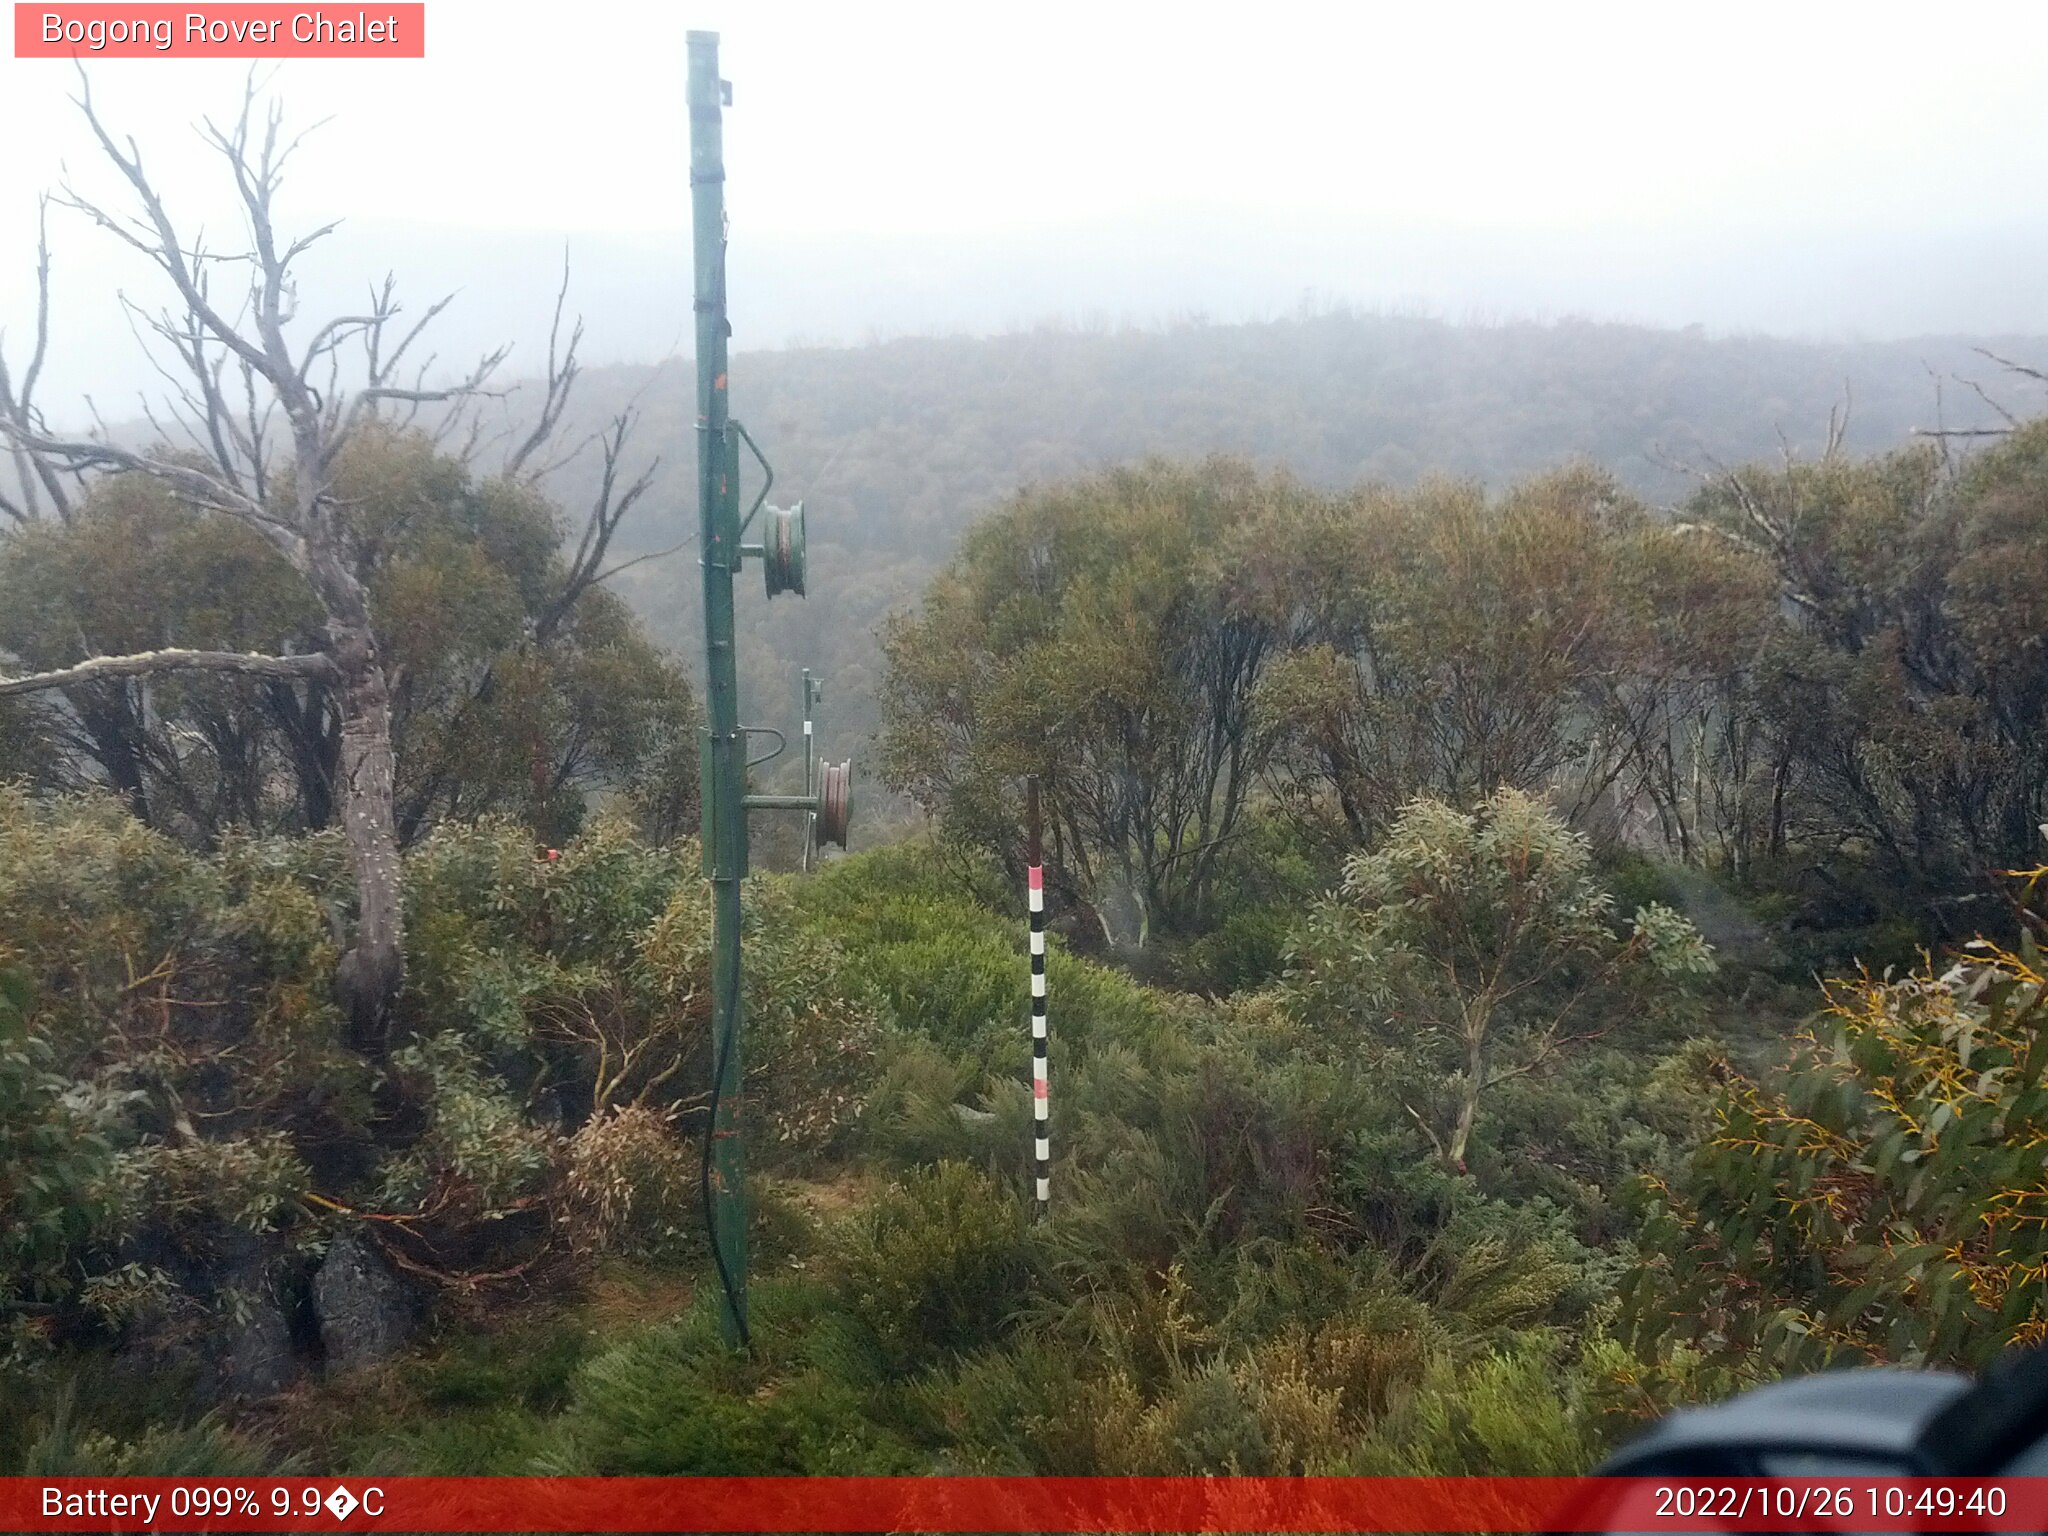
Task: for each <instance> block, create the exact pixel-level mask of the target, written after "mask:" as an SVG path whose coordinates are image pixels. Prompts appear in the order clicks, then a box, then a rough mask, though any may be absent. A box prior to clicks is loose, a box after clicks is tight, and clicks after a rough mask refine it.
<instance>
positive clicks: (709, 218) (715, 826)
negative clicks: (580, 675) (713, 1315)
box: [689, 32, 747, 1344]
mask: <svg viewBox="0 0 2048 1536" xmlns="http://www.w3.org/2000/svg"><path fill="white" fill-rule="evenodd" d="M689 49H690V89H689V103H690V203H691V212H692V215H693V223H694V228H695V235H696V311H697V519H698V540H699V542H698V549H699V551H700V554H699V563H700V564H701V565H702V567H703V571H704V660H705V707H706V716H707V728H706V730H705V733H704V739H703V756H704V763H703V781H704V787H705V794H704V799H703V810H702V815H703V828H704V860H705V864H706V867H707V870H708V873H709V874H710V877H711V891H712V946H711V997H712V1040H713V1050H714V1056H715V1059H714V1062H713V1071H714V1073H715V1076H716V1082H715V1085H714V1093H715V1095H716V1100H715V1107H714V1110H713V1113H712V1118H711V1131H710V1135H711V1149H710V1155H709V1157H708V1158H707V1160H706V1170H705V1178H706V1188H705V1191H704V1197H705V1214H706V1216H707V1218H708V1219H709V1220H710V1222H711V1227H712V1244H711V1246H712V1254H713V1257H714V1260H715V1262H716V1264H717V1268H718V1278H719V1284H720V1287H721V1290H722V1292H723V1309H724V1310H723V1316H722V1321H723V1322H724V1325H725V1332H726V1337H727V1338H728V1339H729V1340H731V1341H732V1342H734V1343H737V1344H744V1343H746V1341H747V1190H746V1154H745V1148H744V1144H743V1143H742V1142H741V1140H740V1109H741V1103H742V1096H741V1091H740V1088H741V1083H742V1080H743V1075H744V1074H743V1069H742V1062H741V1056H740V877H741V876H742V875H744V874H745V873H746V863H747V822H746V811H745V809H744V807H743V806H742V805H741V796H742V795H743V794H744V793H745V778H746V743H745V737H744V735H743V734H742V732H741V731H740V704H739V671H738V666H737V663H736V661H735V659H734V655H733V623H732V583H733V576H734V575H735V574H736V572H737V571H738V568H739V563H740V550H739V544H740V540H739V498H738V490H739V487H738V485H737V483H736V480H737V473H738V468H739V466H738V464H737V463H735V462H733V461H732V455H731V453H730V451H729V446H728V445H729V439H728V436H727V433H726V411H727V402H726V360H727V359H726V344H727V338H728V336H729V335H730V333H731V329H732V327H731V326H730V324H729V323H728V322H727V319H726V310H725V137H724V122H723V117H722V109H723V107H724V104H725V89H726V88H725V85H724V82H722V81H721V80H720V79H719V78H718V34H717V33H716V32H692V33H691V34H690V38H689Z"/></svg>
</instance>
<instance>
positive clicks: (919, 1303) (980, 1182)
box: [834, 1163, 1032, 1370]
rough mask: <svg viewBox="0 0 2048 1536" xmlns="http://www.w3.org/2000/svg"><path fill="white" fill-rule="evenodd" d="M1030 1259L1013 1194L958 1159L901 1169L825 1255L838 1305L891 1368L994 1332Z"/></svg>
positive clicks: (1014, 1304)
mask: <svg viewBox="0 0 2048 1536" xmlns="http://www.w3.org/2000/svg"><path fill="white" fill-rule="evenodd" d="M1031 1267H1032V1249H1031V1243H1030V1241H1029V1236H1028V1233H1027V1230H1026V1227H1025V1218H1024V1211H1023V1205H1022V1202H1021V1201H1019V1200H1018V1199H1017V1198H1016V1196H1015V1195H1014V1194H1012V1193H1011V1192H1009V1191H1006V1190H1004V1189H1003V1188H1002V1187H1001V1186H999V1185H997V1184H996V1183H995V1182H994V1181H992V1180H991V1179H989V1178H988V1177H987V1175H985V1174H982V1173H980V1172H977V1171H976V1170H975V1169H973V1168H970V1167H967V1166H965V1165H964V1164H961V1163H940V1164H939V1165H938V1166H937V1167H935V1168H932V1169H928V1170H919V1171H914V1172H912V1173H909V1174H907V1175H905V1176H904V1178H903V1179H902V1181H901V1182H899V1183H897V1184H895V1185H893V1186H891V1187H890V1188H889V1189H888V1190H887V1191H885V1192H884V1193H883V1194H882V1195H880V1196H879V1197H878V1198H877V1199H876V1200H875V1201H874V1203H873V1204H871V1205H870V1206H868V1207H867V1208H866V1209H865V1210H863V1211H861V1212H859V1213H858V1214H857V1215H856V1216H855V1217H854V1219H853V1220H852V1221H851V1222H850V1223H849V1224H848V1227H847V1229H846V1230H845V1231H844V1232H843V1233H842V1235H841V1239H840V1242H839V1244H838V1247H837V1250H836V1252H835V1254H834V1269H835V1272H836V1274H837V1277H838V1279H839V1284H840V1290H841V1295H842V1297H843V1298H844V1301H845V1305H846V1306H847V1308H848V1310H849V1311H850V1312H851V1313H852V1314H853V1316H854V1317H856V1318H858V1319H859V1320H860V1322H861V1323H862V1325H863V1326H864V1327H865V1328H866V1329H867V1331H868V1333H869V1334H870V1335H871V1336H872V1337H873V1339H874V1340H875V1342H876V1344H877V1346H878V1347H879V1349H880V1350H881V1352H882V1355H883V1357H884V1358H885V1359H886V1360H887V1361H888V1363H889V1364H890V1366H891V1367H893V1368H895V1369H899V1370H908V1369H912V1368H915V1367H917V1366H920V1365H924V1364H928V1363H930V1362H931V1361H932V1360H934V1359H937V1358H940V1357H942V1356H943V1355H945V1354H946V1353H948V1352H952V1351H958V1350H964V1349H968V1348H972V1347H974V1346H976V1345H979V1344H982V1343H985V1342H987V1341H988V1340H990V1339H991V1338H993V1337H995V1336H996V1335H997V1334H998V1332H999V1330H1000V1328H1001V1326H1002V1323H1003V1320H1004V1319H1005V1318H1006V1317H1008V1316H1009V1315H1010V1314H1011V1313H1013V1312H1015V1311H1016V1310H1017V1308H1018V1306H1019V1303H1020V1302H1021V1301H1022V1299H1023V1295H1024V1289H1025V1286H1026V1283H1027V1282H1028V1280H1029V1277H1030V1274H1031Z"/></svg>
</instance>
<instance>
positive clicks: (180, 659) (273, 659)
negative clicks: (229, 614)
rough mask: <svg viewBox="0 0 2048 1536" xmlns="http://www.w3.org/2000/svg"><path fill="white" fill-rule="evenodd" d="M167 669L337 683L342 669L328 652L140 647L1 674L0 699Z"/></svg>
mask: <svg viewBox="0 0 2048 1536" xmlns="http://www.w3.org/2000/svg"><path fill="white" fill-rule="evenodd" d="M165 672H235V673H240V674H241V675H243V676H245V677H279V678H317V679H319V680H320V681H322V682H333V681H334V680H335V679H336V677H338V676H339V673H338V672H337V671H336V669H335V665H334V663H333V662H332V661H330V660H329V659H328V658H327V657H325V656H322V655H318V654H314V655H310V656H260V655H256V654H254V653H253V652H245V651H183V650H164V651H139V652H137V653H136V654H134V655H132V656H95V657H93V658H92V659H91V660H90V661H82V662H80V663H79V664H78V665H77V666H75V667H60V668H59V669H58V670H56V671H54V672H37V673H34V674H32V675H30V676H28V677H0V698H5V697H7V696H8V695H10V694H19V693H42V692H45V691H47V690H49V689H52V688H69V687H71V686H72V685H74V684H76V683H91V682H97V681H99V680H100V679H102V678H108V677H153V676H156V675H158V674H161V673H165Z"/></svg>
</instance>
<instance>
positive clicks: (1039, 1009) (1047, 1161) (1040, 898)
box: [1024, 779, 1052, 1216]
mask: <svg viewBox="0 0 2048 1536" xmlns="http://www.w3.org/2000/svg"><path fill="white" fill-rule="evenodd" d="M1024 804H1025V812H1024V841H1025V850H1024V856H1025V860H1026V867H1025V871H1024V882H1025V895H1026V901H1027V903H1028V905H1029V907H1030V911H1031V1129H1032V1133H1033V1134H1032V1148H1031V1150H1032V1156H1033V1160H1034V1162H1035V1164H1036V1166H1037V1171H1038V1183H1037V1195H1038V1208H1037V1209H1038V1214H1039V1215H1040V1216H1043V1215H1044V1214H1045V1213H1046V1210H1047V1208H1048V1207H1049V1205H1050V1203H1051V1200H1052V1140H1051V1130H1052V1127H1051V1122H1050V1119H1049V1116H1048V1109H1049V1104H1048V1100H1047V1097H1046V1091H1047V1084H1046V1045H1047V1040H1046V1028H1045V865H1044V862H1043V858H1042V855H1041V853H1040V849H1039V835H1038V780H1037V779H1032V780H1031V781H1030V782H1029V783H1028V785H1027V786H1026V788H1025V795H1024Z"/></svg>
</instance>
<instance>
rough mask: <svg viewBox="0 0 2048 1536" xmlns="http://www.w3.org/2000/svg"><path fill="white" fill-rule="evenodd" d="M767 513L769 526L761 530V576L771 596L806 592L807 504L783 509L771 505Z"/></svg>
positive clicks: (799, 594) (799, 595)
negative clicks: (805, 522) (805, 506)
mask: <svg viewBox="0 0 2048 1536" xmlns="http://www.w3.org/2000/svg"><path fill="white" fill-rule="evenodd" d="M765 515H766V517H767V519H768V526H767V527H766V528H765V529H764V530H763V531H762V539H761V576H762V580H763V581H764V582H765V583H766V584H767V587H768V595H769V596H770V597H779V596H780V595H781V594H783V593H784V592H794V593H795V594H796V595H797V596H798V597H802V596H803V595H804V504H803V503H802V502H798V503H797V504H796V505H795V506H793V507H790V508H789V509H788V510H786V511H785V510H784V509H783V508H781V507H769V508H767V509H766V512H765Z"/></svg>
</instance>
